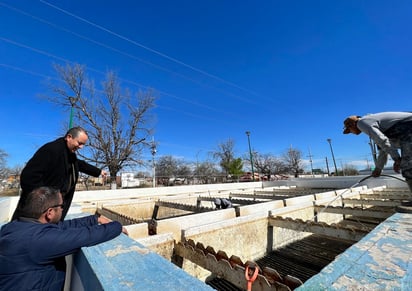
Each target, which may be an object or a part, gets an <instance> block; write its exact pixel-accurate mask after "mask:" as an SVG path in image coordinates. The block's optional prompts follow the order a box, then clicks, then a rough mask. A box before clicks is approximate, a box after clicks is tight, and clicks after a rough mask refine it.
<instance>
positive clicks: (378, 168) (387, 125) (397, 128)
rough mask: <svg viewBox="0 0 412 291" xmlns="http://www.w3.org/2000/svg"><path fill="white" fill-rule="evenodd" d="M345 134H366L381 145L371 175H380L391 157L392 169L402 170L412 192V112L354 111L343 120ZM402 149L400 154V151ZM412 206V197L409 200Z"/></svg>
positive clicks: (397, 171)
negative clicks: (357, 112) (361, 113)
mask: <svg viewBox="0 0 412 291" xmlns="http://www.w3.org/2000/svg"><path fill="white" fill-rule="evenodd" d="M343 123H344V130H343V133H344V134H348V133H353V134H356V135H358V134H360V133H361V132H363V133H365V134H367V135H368V136H369V137H370V138H371V139H372V140H373V141H374V142H375V143H376V144H377V145H378V147H379V148H380V151H379V155H378V158H377V161H376V165H375V170H374V171H373V172H372V176H374V177H379V176H380V175H381V172H382V169H383V167H384V165H385V164H386V161H387V156H388V155H390V156H391V157H392V160H393V161H394V163H393V170H394V171H395V172H396V173H399V172H402V176H403V177H404V178H405V179H406V183H408V186H409V189H410V191H411V192H412V113H411V112H382V113H375V114H369V115H365V116H362V117H361V116H357V115H352V116H349V117H348V118H346V119H345V120H344V122H343ZM398 149H400V154H399V152H398ZM410 204H411V205H410V206H412V201H411V203H410Z"/></svg>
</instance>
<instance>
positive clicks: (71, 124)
mask: <svg viewBox="0 0 412 291" xmlns="http://www.w3.org/2000/svg"><path fill="white" fill-rule="evenodd" d="M77 99H79V98H76V97H69V101H70V107H71V108H70V120H69V129H70V128H72V127H73V111H74V104H76V101H77Z"/></svg>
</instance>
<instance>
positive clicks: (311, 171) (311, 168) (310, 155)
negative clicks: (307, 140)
mask: <svg viewBox="0 0 412 291" xmlns="http://www.w3.org/2000/svg"><path fill="white" fill-rule="evenodd" d="M308 157H309V162H310V174H311V175H312V177H313V161H312V154H311V153H310V148H309V156H308Z"/></svg>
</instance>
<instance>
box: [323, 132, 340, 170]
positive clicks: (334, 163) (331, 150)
mask: <svg viewBox="0 0 412 291" xmlns="http://www.w3.org/2000/svg"><path fill="white" fill-rule="evenodd" d="M326 141H327V142H328V143H329V146H330V152H331V153H332V159H333V165H334V166H335V175H336V176H337V175H338V167H336V161H335V155H334V154H333V149H332V140H331V139H330V138H328V139H327V140H326Z"/></svg>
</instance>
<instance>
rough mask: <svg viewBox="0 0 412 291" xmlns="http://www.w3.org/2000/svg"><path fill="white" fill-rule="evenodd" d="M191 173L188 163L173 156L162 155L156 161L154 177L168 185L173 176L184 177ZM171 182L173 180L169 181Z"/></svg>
mask: <svg viewBox="0 0 412 291" xmlns="http://www.w3.org/2000/svg"><path fill="white" fill-rule="evenodd" d="M191 175H192V171H191V169H190V167H189V166H188V164H187V163H186V162H185V161H183V160H179V159H176V158H174V157H173V156H162V157H160V158H159V159H158V160H157V163H156V177H158V179H161V180H162V184H164V185H169V182H170V181H171V180H172V179H173V180H174V179H175V178H178V177H180V178H186V177H189V176H191ZM171 184H173V182H171Z"/></svg>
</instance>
